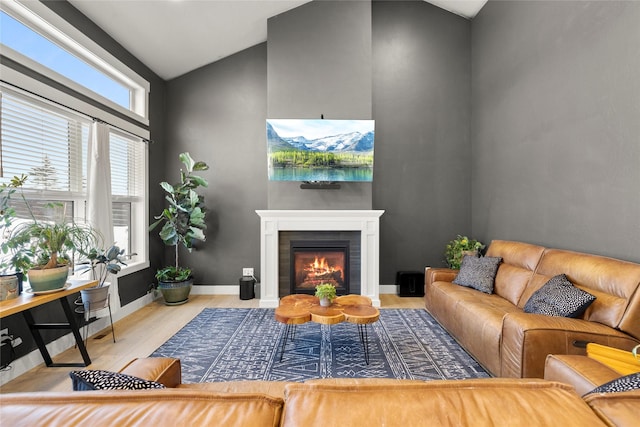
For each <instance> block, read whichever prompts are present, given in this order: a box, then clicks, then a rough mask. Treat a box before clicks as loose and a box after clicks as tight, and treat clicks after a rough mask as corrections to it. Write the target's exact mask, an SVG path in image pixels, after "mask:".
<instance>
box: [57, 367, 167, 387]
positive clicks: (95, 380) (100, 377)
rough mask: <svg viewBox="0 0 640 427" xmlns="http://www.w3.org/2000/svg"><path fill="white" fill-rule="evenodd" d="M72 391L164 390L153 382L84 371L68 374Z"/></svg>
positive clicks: (114, 373)
mask: <svg viewBox="0 0 640 427" xmlns="http://www.w3.org/2000/svg"><path fill="white" fill-rule="evenodd" d="M69 376H70V377H71V382H72V383H73V391H86V390H146V389H150V388H165V387H164V385H162V384H160V383H157V382H155V381H147V380H143V379H142V378H138V377H132V376H131V375H126V374H119V373H117V372H110V371H102V370H91V369H88V370H84V371H71V372H69Z"/></svg>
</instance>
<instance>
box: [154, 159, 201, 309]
mask: <svg viewBox="0 0 640 427" xmlns="http://www.w3.org/2000/svg"><path fill="white" fill-rule="evenodd" d="M179 159H180V161H181V162H182V164H183V165H184V167H185V169H184V170H183V169H180V182H179V183H177V184H175V185H171V184H169V183H167V182H161V183H160V186H161V187H162V189H163V190H164V191H165V192H166V195H165V199H166V200H167V202H168V206H167V207H166V208H165V209H164V210H163V211H162V213H161V214H160V215H158V216H156V217H154V218H155V219H156V221H155V222H154V223H153V224H151V226H150V227H149V231H152V230H153V229H155V228H156V227H157V226H158V225H160V224H163V226H162V229H160V233H159V235H160V238H161V239H162V241H163V242H164V244H165V245H167V246H170V247H173V248H174V250H175V253H174V259H175V263H174V265H170V266H166V267H164V268H161V269H159V270H158V271H157V272H156V279H157V280H158V284H157V285H156V288H157V289H159V290H160V292H161V293H162V296H163V297H164V300H165V303H166V304H168V305H178V304H184V303H185V302H187V301H188V299H189V293H190V292H191V286H192V285H193V276H192V274H191V269H190V268H188V267H182V266H180V263H179V248H180V247H181V246H182V247H184V248H185V249H187V251H189V252H191V251H192V250H193V245H194V242H195V241H203V242H204V241H205V240H206V238H205V234H204V231H205V230H206V228H207V226H206V223H205V206H204V198H203V197H202V196H201V195H198V193H197V192H196V190H197V189H198V188H199V187H207V186H208V183H207V181H206V180H205V179H204V178H202V177H200V176H197V175H193V172H195V171H206V170H208V169H209V166H208V165H207V164H206V163H205V162H202V161H195V160H193V159H192V158H191V155H189V153H181V154H180V155H179Z"/></svg>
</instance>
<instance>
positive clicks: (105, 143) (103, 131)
mask: <svg viewBox="0 0 640 427" xmlns="http://www.w3.org/2000/svg"><path fill="white" fill-rule="evenodd" d="M87 156H88V159H87V196H88V197H87V220H88V221H89V223H90V224H91V226H92V227H93V228H95V229H96V230H98V231H99V232H100V234H102V237H103V239H104V241H103V242H104V248H103V249H106V248H108V247H109V246H111V245H112V244H113V243H114V241H113V238H114V237H113V210H112V207H111V161H110V159H109V126H107V125H105V124H104V123H100V122H94V123H93V124H92V125H91V127H90V128H89V148H88V150H87ZM108 280H109V279H108ZM110 280H111V282H112V284H111V286H110V292H109V293H110V298H111V309H112V311H117V310H118V309H119V308H120V298H119V296H118V286H116V283H113V281H114V280H115V278H114V277H113V276H112V277H111V279H110Z"/></svg>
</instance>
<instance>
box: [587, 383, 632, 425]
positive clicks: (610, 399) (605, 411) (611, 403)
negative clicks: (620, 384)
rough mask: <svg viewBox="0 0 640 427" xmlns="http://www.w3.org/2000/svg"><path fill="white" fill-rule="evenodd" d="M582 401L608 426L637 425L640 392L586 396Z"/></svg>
mask: <svg viewBox="0 0 640 427" xmlns="http://www.w3.org/2000/svg"><path fill="white" fill-rule="evenodd" d="M584 401H585V402H587V405H589V406H590V407H591V409H593V412H595V413H596V415H598V416H599V417H600V419H602V420H603V421H604V422H605V423H607V424H608V425H610V426H635V425H638V408H640V390H633V391H624V392H620V393H594V394H588V395H587V396H584Z"/></svg>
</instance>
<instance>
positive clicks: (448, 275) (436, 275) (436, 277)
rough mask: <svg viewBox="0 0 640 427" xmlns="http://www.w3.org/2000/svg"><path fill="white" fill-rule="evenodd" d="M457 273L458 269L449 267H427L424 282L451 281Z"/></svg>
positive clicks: (427, 283) (428, 283) (426, 283)
mask: <svg viewBox="0 0 640 427" xmlns="http://www.w3.org/2000/svg"><path fill="white" fill-rule="evenodd" d="M457 275H458V270H452V269H450V268H427V269H425V272H424V284H425V286H427V285H430V284H431V283H433V282H452V281H453V279H455V278H456V276H457Z"/></svg>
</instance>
